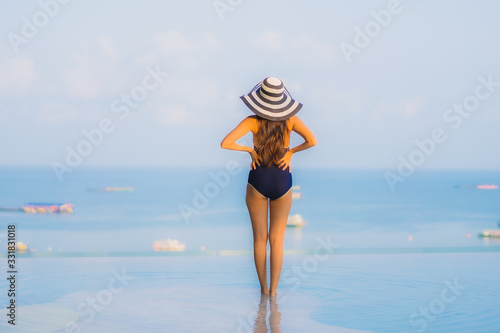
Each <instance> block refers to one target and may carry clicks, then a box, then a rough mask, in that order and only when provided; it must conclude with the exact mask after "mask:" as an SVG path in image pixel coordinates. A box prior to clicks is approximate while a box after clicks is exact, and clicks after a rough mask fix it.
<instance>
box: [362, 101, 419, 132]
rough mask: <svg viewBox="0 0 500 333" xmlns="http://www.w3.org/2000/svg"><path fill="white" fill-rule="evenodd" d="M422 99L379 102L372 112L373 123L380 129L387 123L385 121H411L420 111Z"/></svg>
mask: <svg viewBox="0 0 500 333" xmlns="http://www.w3.org/2000/svg"><path fill="white" fill-rule="evenodd" d="M423 105H424V99H423V97H421V96H418V97H414V98H410V99H407V100H404V101H400V102H396V101H393V102H387V101H386V100H380V101H379V103H378V104H377V106H376V107H375V109H374V110H373V112H372V117H373V120H374V123H375V124H376V125H377V126H378V127H380V126H382V125H384V126H385V125H386V124H387V123H389V122H388V121H387V119H391V118H394V117H399V119H406V120H407V121H412V120H414V119H415V118H416V116H417V114H418V113H419V112H420V111H421V110H422V107H423Z"/></svg>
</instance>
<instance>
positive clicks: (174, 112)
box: [156, 105, 196, 126]
mask: <svg viewBox="0 0 500 333" xmlns="http://www.w3.org/2000/svg"><path fill="white" fill-rule="evenodd" d="M156 118H157V119H158V121H160V122H161V123H163V124H165V125H168V126H177V125H182V124H188V123H191V122H193V121H195V120H196V118H195V116H194V114H193V113H192V112H189V111H188V110H187V109H186V107H185V106H179V105H167V106H164V107H161V108H159V109H158V111H157V113H156Z"/></svg>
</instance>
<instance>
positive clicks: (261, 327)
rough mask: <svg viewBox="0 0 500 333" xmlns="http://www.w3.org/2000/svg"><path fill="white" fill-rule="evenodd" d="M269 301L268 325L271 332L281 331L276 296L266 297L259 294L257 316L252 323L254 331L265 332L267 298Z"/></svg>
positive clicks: (279, 332) (257, 332) (266, 330)
mask: <svg viewBox="0 0 500 333" xmlns="http://www.w3.org/2000/svg"><path fill="white" fill-rule="evenodd" d="M268 299H269V303H271V314H270V315H269V327H270V329H271V333H281V312H279V310H278V302H277V300H276V297H268V296H267V295H261V297H260V303H259V309H258V310H257V317H256V318H255V322H254V325H253V332H254V333H261V332H262V333H267V332H268V329H267V325H266V316H267V300H268Z"/></svg>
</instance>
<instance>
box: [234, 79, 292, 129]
mask: <svg viewBox="0 0 500 333" xmlns="http://www.w3.org/2000/svg"><path fill="white" fill-rule="evenodd" d="M240 98H241V99H242V100H243V103H245V105H246V106H248V108H250V110H252V111H253V112H254V113H255V114H256V115H258V116H260V117H262V118H265V119H268V120H274V121H278V120H285V119H288V118H290V117H292V116H293V115H294V114H296V113H297V112H299V110H300V108H302V104H301V103H299V102H297V101H295V100H293V99H292V96H291V95H290V93H289V92H288V90H286V88H285V86H284V85H283V82H281V80H280V79H278V78H276V77H268V78H267V79H265V80H264V81H262V82H259V83H258V84H257V85H256V86H255V87H254V88H253V89H252V91H250V93H248V94H246V95H243V96H241V97H240Z"/></svg>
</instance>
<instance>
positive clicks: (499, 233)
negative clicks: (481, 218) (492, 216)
mask: <svg viewBox="0 0 500 333" xmlns="http://www.w3.org/2000/svg"><path fill="white" fill-rule="evenodd" d="M479 236H480V237H500V229H483V230H482V231H481V232H480V233H479Z"/></svg>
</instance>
